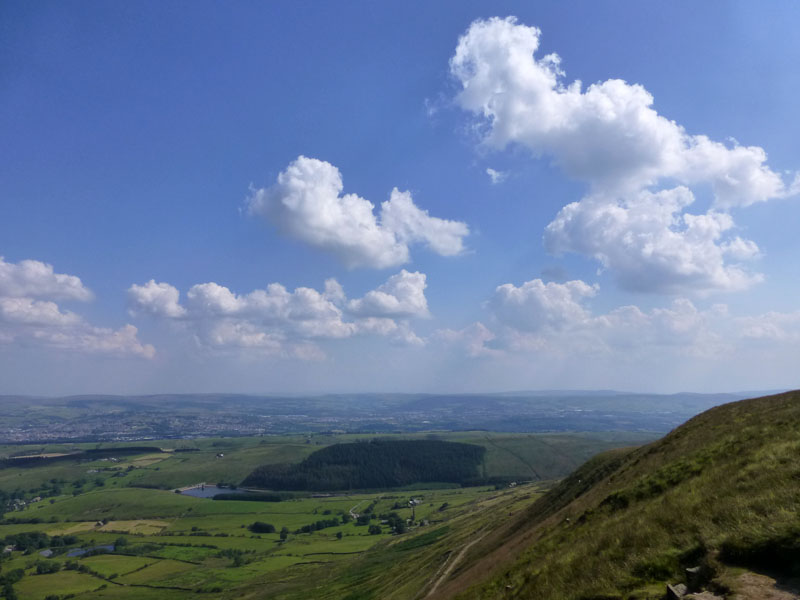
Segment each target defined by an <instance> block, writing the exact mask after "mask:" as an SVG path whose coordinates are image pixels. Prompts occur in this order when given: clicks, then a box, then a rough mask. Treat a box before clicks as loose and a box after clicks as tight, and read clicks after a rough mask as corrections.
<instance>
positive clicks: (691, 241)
mask: <svg viewBox="0 0 800 600" xmlns="http://www.w3.org/2000/svg"><path fill="white" fill-rule="evenodd" d="M693 201H694V196H693V195H692V193H691V191H690V190H689V189H688V188H686V187H683V186H679V187H677V188H674V189H670V190H662V191H659V192H651V191H648V190H640V191H639V192H636V193H632V194H631V195H629V196H628V197H626V198H624V199H617V198H609V197H608V196H605V195H602V194H595V195H593V196H588V197H586V198H584V199H583V200H581V201H580V202H573V203H571V204H568V205H567V206H565V207H564V208H562V209H561V211H560V212H559V213H558V215H557V216H556V218H555V219H554V220H553V221H552V222H551V223H550V224H549V225H548V226H547V228H546V229H545V234H544V241H545V245H546V247H547V249H548V250H549V251H550V252H553V253H555V254H560V253H563V252H576V253H579V254H584V255H587V256H591V257H593V258H595V259H596V260H598V261H599V262H600V263H601V264H602V265H603V266H604V267H606V268H608V269H610V270H611V271H612V272H613V273H614V275H615V276H616V278H617V280H618V281H619V282H620V284H621V285H622V286H623V287H624V288H626V289H630V290H635V291H653V292H665V293H680V292H681V291H684V290H692V291H695V292H706V291H713V290H742V289H746V288H748V287H750V286H751V285H752V284H754V283H757V282H759V281H761V280H762V276H761V275H760V274H756V273H752V272H751V271H750V270H749V269H748V268H747V267H746V266H745V265H743V264H742V262H741V261H746V260H748V259H751V258H753V257H755V256H757V255H758V253H759V250H758V246H756V244H755V243H753V242H752V241H749V240H744V239H742V238H740V237H738V236H729V235H726V234H727V233H728V232H729V231H730V230H732V229H733V227H734V223H733V219H732V218H731V216H730V215H729V214H726V213H722V212H717V211H710V212H708V213H706V214H701V215H692V214H684V213H682V212H681V211H682V210H683V209H684V208H685V207H687V206H688V205H690V204H691V203H692V202H693Z"/></svg>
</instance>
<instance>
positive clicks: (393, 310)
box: [128, 270, 428, 359]
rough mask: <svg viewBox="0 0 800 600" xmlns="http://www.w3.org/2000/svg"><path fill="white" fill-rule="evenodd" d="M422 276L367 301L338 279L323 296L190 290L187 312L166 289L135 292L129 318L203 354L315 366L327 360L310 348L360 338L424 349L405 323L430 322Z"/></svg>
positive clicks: (274, 288) (274, 289) (272, 289)
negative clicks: (249, 354) (151, 321)
mask: <svg viewBox="0 0 800 600" xmlns="http://www.w3.org/2000/svg"><path fill="white" fill-rule="evenodd" d="M424 290H425V275H424V274H423V273H409V272H408V271H405V270H402V271H401V272H400V273H397V274H396V275H393V276H392V277H390V278H389V280H388V281H386V282H385V283H384V284H382V285H381V286H379V287H378V288H377V289H375V290H372V291H370V292H367V294H365V296H364V297H362V298H359V299H354V300H349V301H348V299H347V297H346V295H345V293H344V290H343V289H342V286H341V285H340V284H339V282H337V281H336V280H335V279H328V280H327V281H326V282H325V287H324V291H323V292H319V291H317V290H315V289H312V288H307V287H299V288H297V289H295V290H294V291H289V290H287V289H286V288H285V287H284V286H283V285H281V284H279V283H272V284H269V285H268V286H267V287H266V288H264V289H257V290H253V291H252V292H249V293H247V294H236V293H234V292H233V291H231V290H230V289H229V288H227V287H225V286H223V285H220V284H218V283H214V282H209V283H201V284H196V285H193V286H192V287H191V288H190V289H189V291H188V292H187V294H186V302H185V305H181V304H179V303H178V299H179V292H178V290H177V289H176V288H174V287H173V286H171V285H169V284H167V283H156V282H155V281H152V280H151V281H150V282H148V283H146V284H144V285H136V284H134V285H132V286H131V287H130V288H129V290H128V301H129V304H130V310H131V313H132V314H147V315H151V316H154V317H159V318H163V319H167V320H171V321H173V322H175V323H180V324H181V325H182V326H183V327H184V328H188V329H189V330H190V331H191V332H192V333H193V335H194V336H195V337H196V339H197V341H198V342H199V343H200V344H201V345H203V346H206V347H210V348H219V349H226V348H228V349H235V348H239V349H258V350H260V351H262V352H263V353H265V354H271V355H282V356H290V357H296V358H307V359H316V358H320V357H322V356H324V354H323V352H322V350H321V349H320V348H319V347H318V346H317V345H316V343H315V342H317V341H320V340H331V339H343V338H349V337H352V336H355V335H359V334H372V335H381V336H388V337H390V338H391V339H393V340H397V341H401V342H403V343H408V344H420V343H423V340H421V338H419V337H417V336H416V334H414V333H413V331H411V329H410V327H409V324H408V320H409V319H410V318H413V317H423V316H427V314H428V310H427V301H426V300H425V294H424Z"/></svg>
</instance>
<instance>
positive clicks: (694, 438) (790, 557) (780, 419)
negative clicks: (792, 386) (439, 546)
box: [428, 392, 800, 600]
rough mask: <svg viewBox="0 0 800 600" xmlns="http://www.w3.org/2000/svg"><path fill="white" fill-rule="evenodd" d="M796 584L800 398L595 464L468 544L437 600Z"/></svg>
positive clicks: (606, 596)
mask: <svg viewBox="0 0 800 600" xmlns="http://www.w3.org/2000/svg"><path fill="white" fill-rule="evenodd" d="M697 567H699V569H698V568H697ZM687 568H694V569H695V570H694V572H689V573H688V577H689V579H690V580H691V581H687V571H686V569H687ZM765 575H768V576H769V577H766V576H765ZM798 576H800V392H789V393H785V394H780V395H776V396H769V397H764V398H757V399H752V400H744V401H739V402H733V403H730V404H727V405H723V406H719V407H716V408H712V409H711V410H708V411H706V412H705V413H703V414H701V415H698V416H697V417H694V418H693V419H691V420H689V421H688V422H687V423H685V424H684V425H682V426H680V427H678V428H677V429H675V430H674V431H672V432H671V433H669V434H668V435H667V436H665V437H664V438H662V439H660V440H658V441H656V442H654V443H652V444H648V445H646V446H642V447H640V448H635V449H627V450H616V451H611V452H607V453H604V454H602V455H599V456H597V457H595V458H593V459H592V460H590V461H589V462H587V463H586V464H585V465H584V466H582V467H581V468H579V469H578V470H577V471H575V472H574V473H573V474H572V475H571V476H569V477H567V478H566V479H565V480H563V481H562V482H561V483H560V484H559V485H558V486H556V487H555V488H554V489H553V490H551V491H550V492H549V493H548V494H546V495H545V496H543V497H542V498H540V499H538V500H537V501H535V502H534V503H533V504H532V505H530V506H529V507H528V508H527V509H526V510H524V511H522V512H521V513H520V514H518V515H517V516H515V518H512V519H510V520H509V521H507V522H506V523H504V524H503V525H501V526H500V527H497V528H495V529H494V530H492V531H491V532H490V533H488V534H486V535H484V536H483V537H481V538H480V539H479V540H477V541H475V543H473V544H471V545H470V547H469V548H468V549H467V551H466V552H464V553H463V556H461V557H460V561H459V564H458V565H457V566H455V568H453V569H452V572H451V573H450V575H449V577H448V578H447V580H446V581H443V582H440V585H438V587H437V589H436V590H435V593H434V594H432V595H431V594H428V597H435V598H465V599H466V598H470V599H472V598H492V599H494V598H539V599H552V600H644V599H650V598H652V599H656V598H663V597H664V593H665V589H666V584H668V583H672V584H678V583H681V584H695V585H694V587H695V588H696V589H702V590H703V591H704V593H706V594H712V593H713V594H715V595H716V596H717V597H725V598H728V597H730V598H737V599H746V598H753V599H756V598H770V597H772V598H775V599H777V598H795V597H798V596H797V595H796V591H794V590H796V589H797V586H796V581H793V580H792V578H793V577H798ZM705 597H707V598H710V597H712V596H710V595H707V596H705Z"/></svg>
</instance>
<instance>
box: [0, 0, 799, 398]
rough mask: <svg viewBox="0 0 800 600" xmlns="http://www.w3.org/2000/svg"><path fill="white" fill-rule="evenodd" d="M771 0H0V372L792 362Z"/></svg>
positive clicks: (120, 387) (538, 380) (333, 388)
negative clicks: (123, 0)
mask: <svg viewBox="0 0 800 600" xmlns="http://www.w3.org/2000/svg"><path fill="white" fill-rule="evenodd" d="M798 19H800V5H798V4H797V3H795V2H790V1H785V2H781V1H777V0H776V1H774V2H768V3H752V2H733V1H731V2H728V1H724V2H723V1H710V2H703V3H696V2H688V1H677V2H670V3H657V2H639V1H637V2H632V1H631V2H627V1H619V2H588V1H587V2H571V3H560V2H544V1H539V2H491V3H489V2H474V1H473V2H470V1H459V2H403V3H376V2H357V1H353V2H342V3H320V2H303V1H292V2H289V1H286V2H282V1H276V2H245V1H242V2H236V3H224V2H206V1H196V2H182V1H172V2H156V1H142V2H130V3H109V2H101V1H91V0H86V1H80V2H77V1H69V0H68V1H59V2H45V1H42V2H34V3H32V2H24V1H22V0H11V1H8V2H3V3H2V4H0V256H1V257H2V259H0V394H2V393H6V394H42V395H64V394H76V393H124V394H143V393H162V392H190V393H196V392H222V391H226V392H243V393H264V394H270V393H294V394H304V393H327V392H336V393H347V392H487V391H507V390H525V389H554V388H562V389H620V390H635V391H644V392H677V391H697V392H708V391H734V390H763V389H780V388H794V387H798V381H797V380H798V375H797V368H796V367H797V359H798V357H799V356H800V300H798V298H800V276H799V275H800V261H798V260H797V257H798V256H799V255H800V236H798V235H797V234H796V229H797V224H798V223H800V203H799V201H800V176H798V172H800V144H798V142H797V132H798V130H800V127H799V125H800V118H799V117H798V116H797V106H798V97H800V69H798V68H797V65H798V64H800V40H799V39H798V38H797V36H796V26H797V23H798Z"/></svg>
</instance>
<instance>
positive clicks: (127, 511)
mask: <svg viewBox="0 0 800 600" xmlns="http://www.w3.org/2000/svg"><path fill="white" fill-rule="evenodd" d="M538 489H539V488H538V487H537V485H536V484H528V485H520V486H516V487H515V488H507V489H504V490H502V491H498V490H495V488H494V487H490V486H482V487H476V488H453V489H435V490H431V489H427V490H409V491H402V492H397V491H391V492H381V493H371V494H353V495H347V496H334V497H327V498H299V499H292V500H286V501H283V502H277V503H275V502H239V501H232V500H221V501H220V500H212V499H203V498H192V497H188V496H181V495H177V494H174V493H173V492H168V491H162V490H146V489H122V490H118V489H110V490H98V491H92V492H87V493H85V494H82V495H78V496H75V497H61V498H56V499H55V500H56V501H55V502H54V503H53V504H49V503H48V504H47V505H45V506H44V507H43V508H42V509H41V510H38V509H37V508H29V509H27V510H24V511H17V515H18V518H21V517H23V516H24V515H27V514H31V515H33V514H37V517H39V518H42V519H45V520H46V521H47V522H46V523H31V524H4V525H0V537H2V538H6V539H8V536H13V535H19V534H22V533H25V532H31V531H37V532H40V533H42V534H46V535H49V536H51V538H52V536H65V535H72V536H73V537H74V538H75V539H74V540H73V543H72V544H70V549H74V548H80V549H82V550H87V549H91V548H97V547H99V546H109V547H112V548H113V549H112V550H110V551H109V550H108V549H107V548H106V549H103V550H102V551H100V552H96V551H95V552H92V551H90V552H89V553H87V554H86V555H83V556H69V554H71V552H66V551H65V552H62V553H61V554H55V555H53V556H50V557H44V556H42V555H40V552H43V551H45V550H39V549H38V548H37V549H33V550H32V551H28V552H22V551H12V552H9V553H6V556H5V558H4V559H3V563H2V567H3V573H9V572H12V571H17V572H21V573H22V574H23V575H22V577H21V578H20V579H19V581H18V582H17V583H16V584H15V586H14V587H15V589H16V590H17V592H18V594H19V595H20V597H23V598H30V599H31V600H44V599H45V598H47V597H52V595H53V591H54V590H57V594H56V596H57V597H64V596H69V597H73V598H86V599H89V598H116V597H127V596H125V594H127V593H128V592H129V591H130V590H129V589H128V588H134V589H136V590H139V589H142V590H146V591H147V594H148V595H146V596H145V595H142V596H135V595H134V596H131V597H143V598H148V597H152V598H161V597H165V598H166V597H169V598H173V597H180V596H175V595H171V594H172V593H173V592H179V593H183V592H185V593H190V592H191V593H195V592H199V593H201V594H202V596H201V597H207V598H228V597H236V593H237V590H238V591H240V592H242V593H245V594H246V593H248V592H247V590H250V589H252V586H253V585H254V582H259V583H258V585H259V586H270V585H277V583H276V582H279V581H280V582H282V583H281V584H280V586H278V587H281V588H285V587H287V585H288V584H287V582H293V583H292V585H290V586H289V587H291V588H293V589H297V588H298V587H299V588H303V587H304V586H305V585H307V583H308V580H307V579H306V578H305V573H306V571H307V569H308V568H311V567H314V568H321V569H323V570H325V572H327V573H329V574H330V573H331V572H339V571H341V570H345V569H347V568H348V566H349V565H352V564H353V563H354V561H356V560H358V559H359V558H360V557H362V556H364V555H365V554H368V553H369V551H370V550H371V549H372V548H374V547H376V546H381V545H385V544H391V543H393V542H396V541H398V540H402V541H403V543H406V544H408V543H411V544H412V545H413V543H414V540H417V539H422V540H423V544H424V540H425V539H426V538H425V536H426V535H427V536H430V533H431V532H435V531H437V530H441V527H442V526H443V525H446V524H447V523H449V522H451V521H453V520H458V519H461V518H463V517H464V516H465V515H467V514H471V513H476V512H480V511H482V510H485V507H484V504H485V503H486V502H487V501H488V499H490V498H493V497H496V496H497V495H498V494H503V495H505V496H509V497H513V498H515V499H517V500H518V501H519V502H522V503H526V502H529V501H530V500H531V499H532V498H535V497H537V496H538ZM411 500H413V501H414V502H415V503H416V504H415V505H414V506H413V509H412V508H411V507H409V501H411ZM351 510H352V511H353V514H356V515H359V514H365V512H363V511H366V510H370V513H366V514H372V515H373V516H374V518H372V519H370V520H369V521H367V524H359V523H357V522H356V521H353V520H352V518H350V517H351ZM357 511H361V512H357ZM110 512H114V513H120V514H123V515H125V517H126V518H125V520H119V521H115V520H109V521H108V522H107V523H105V524H102V521H100V520H99V519H100V518H101V515H103V514H108V513H110ZM157 513H160V515H159V516H160V517H161V518H160V519H159V520H157V521H156V520H154V519H153V517H154V516H156V514H157ZM390 513H395V514H396V515H397V516H399V517H400V518H401V519H403V521H404V522H405V521H406V520H409V521H410V522H411V523H413V524H409V527H408V531H407V532H405V533H403V534H400V535H397V534H392V533H391V532H390V529H389V527H388V525H387V524H386V522H385V519H381V518H380V516H381V515H385V514H390ZM412 514H413V521H412ZM137 516H140V517H141V518H136V517H137ZM53 517H55V518H57V519H59V520H58V521H56V522H50V521H51V519H52V518H53ZM320 520H331V521H335V522H336V524H335V525H332V526H329V527H325V528H323V529H319V530H316V531H311V532H308V533H302V532H300V530H301V529H302V528H303V526H307V525H310V524H312V523H316V522H317V521H320ZM343 521H347V522H343ZM382 521H383V522H382ZM255 522H262V523H268V524H270V525H272V526H273V527H274V528H275V531H274V532H273V533H254V532H252V531H251V530H250V528H249V526H251V525H252V524H253V523H255ZM165 524H166V525H165ZM163 525H165V526H163ZM284 527H285V528H287V530H288V531H287V533H286V534H285V536H284V537H285V539H283V540H282V539H281V533H280V532H281V530H282V529H283V528H284ZM375 529H377V531H376V530H375ZM48 545H49V544H48ZM42 565H46V566H47V567H48V568H49V569H55V571H56V572H53V573H40V572H39V571H40V570H41V568H42ZM104 586H105V587H104ZM159 593H163V594H164V595H163V596H159V595H158V594H159ZM277 597H280V596H277Z"/></svg>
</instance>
